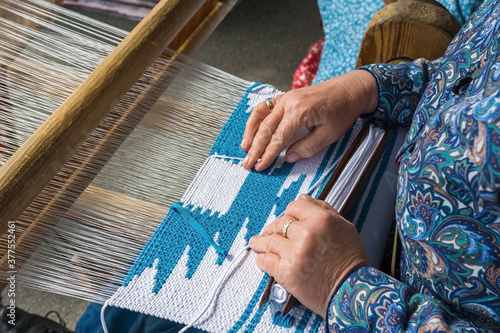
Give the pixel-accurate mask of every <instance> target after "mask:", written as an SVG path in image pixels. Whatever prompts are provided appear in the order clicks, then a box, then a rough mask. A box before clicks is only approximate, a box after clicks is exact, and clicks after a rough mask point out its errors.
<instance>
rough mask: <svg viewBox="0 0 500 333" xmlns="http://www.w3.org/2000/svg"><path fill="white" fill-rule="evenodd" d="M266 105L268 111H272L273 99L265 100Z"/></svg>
mask: <svg viewBox="0 0 500 333" xmlns="http://www.w3.org/2000/svg"><path fill="white" fill-rule="evenodd" d="M266 105H267V107H268V108H269V112H273V109H274V104H273V101H271V100H270V99H268V100H266Z"/></svg>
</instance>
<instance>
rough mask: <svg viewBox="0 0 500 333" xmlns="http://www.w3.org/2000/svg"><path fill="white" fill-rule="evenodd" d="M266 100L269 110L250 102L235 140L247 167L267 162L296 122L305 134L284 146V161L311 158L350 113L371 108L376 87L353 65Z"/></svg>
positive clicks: (344, 125) (350, 119)
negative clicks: (249, 111)
mask: <svg viewBox="0 0 500 333" xmlns="http://www.w3.org/2000/svg"><path fill="white" fill-rule="evenodd" d="M272 103H273V105H274V108H273V110H272V112H270V110H269V107H268V106H267V104H266V103H265V102H262V103H259V104H258V105H256V106H255V107H254V109H253V110H252V114H251V115H250V118H249V119H248V121H247V124H246V128H245V132H244V134H243V140H242V142H241V148H242V149H243V150H245V151H248V154H247V156H246V158H245V159H244V161H243V167H245V168H247V169H251V168H252V167H254V166H255V170H257V171H262V170H264V169H265V168H267V167H269V166H270V165H271V163H272V162H273V161H274V159H275V158H276V156H278V154H279V153H280V152H281V151H282V150H283V149H284V148H285V146H286V145H287V144H289V143H290V142H291V141H292V139H293V138H294V137H295V135H296V134H297V132H298V130H299V129H300V128H301V127H302V126H305V127H306V128H307V129H308V130H309V132H310V134H309V135H308V136H307V137H305V138H303V139H302V140H299V141H297V142H296V143H294V144H293V145H292V146H290V147H289V148H288V150H287V153H286V160H287V161H288V162H296V161H298V160H299V159H301V158H307V157H311V156H313V155H314V154H316V153H317V152H318V151H320V150H321V149H322V148H324V147H326V146H328V145H330V144H331V143H333V142H335V141H337V140H338V139H339V138H340V137H341V136H342V135H343V134H344V133H345V132H346V131H347V130H348V129H349V127H350V126H351V125H352V124H353V123H354V122H355V121H356V118H358V117H359V116H360V115H361V114H364V113H369V112H372V111H374V110H375V107H376V106H377V86H376V83H375V79H374V78H373V76H372V75H371V74H370V73H368V72H367V71H364V70H356V71H352V72H350V73H347V74H345V75H342V76H339V77H336V78H333V79H331V80H328V81H325V82H321V83H318V84H316V85H313V86H310V87H306V88H301V89H297V90H291V91H289V92H287V93H286V94H283V95H280V96H277V97H275V98H273V99H272ZM259 159H260V160H259ZM258 160H259V163H257V161H258ZM256 163H257V164H256Z"/></svg>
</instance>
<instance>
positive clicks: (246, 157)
mask: <svg viewBox="0 0 500 333" xmlns="http://www.w3.org/2000/svg"><path fill="white" fill-rule="evenodd" d="M247 163H248V156H245V158H244V159H243V162H241V164H243V165H245V164H247Z"/></svg>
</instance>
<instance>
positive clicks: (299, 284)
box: [250, 194, 369, 316]
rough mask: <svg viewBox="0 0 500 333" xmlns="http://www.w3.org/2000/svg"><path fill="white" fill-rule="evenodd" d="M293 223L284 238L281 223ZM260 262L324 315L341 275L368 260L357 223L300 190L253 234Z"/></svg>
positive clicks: (295, 293) (308, 304)
mask: <svg viewBox="0 0 500 333" xmlns="http://www.w3.org/2000/svg"><path fill="white" fill-rule="evenodd" d="M290 220H293V221H294V222H293V223H291V224H289V226H288V229H287V231H286V236H287V237H286V238H285V237H283V235H282V228H283V226H284V225H285V224H286V223H287V222H289V221H290ZM250 248H252V249H253V250H254V251H256V252H258V254H257V256H256V259H255V260H256V263H257V266H259V268H260V269H262V270H263V271H265V272H266V273H268V274H269V275H271V276H272V277H274V279H275V280H276V282H277V283H279V284H280V285H282V286H283V287H284V288H286V289H287V290H288V291H289V292H290V293H291V294H292V295H294V296H295V297H296V298H297V300H299V301H300V302H301V303H302V304H303V305H304V306H306V307H307V308H309V309H311V310H312V311H314V312H316V313H318V314H320V315H322V316H324V315H325V314H326V309H327V306H328V302H329V301H330V298H331V297H332V295H333V293H334V292H335V290H336V289H337V287H338V285H339V284H340V283H341V282H342V280H343V279H344V278H345V277H346V276H347V275H348V274H349V273H350V272H351V271H353V270H354V269H356V268H358V267H361V266H366V265H369V260H368V256H367V255H366V251H365V249H364V247H363V244H362V242H361V239H360V237H359V235H358V232H357V230H356V227H355V226H354V225H353V224H352V223H351V222H349V221H347V220H345V219H344V218H343V217H342V216H341V215H340V214H339V213H338V212H337V211H336V210H334V209H333V208H332V207H331V206H330V205H329V204H328V203H326V202H324V201H320V200H316V199H313V198H311V197H309V196H307V195H305V194H302V195H301V196H300V197H299V199H298V200H296V201H294V202H292V203H290V204H289V205H288V207H287V209H286V211H285V214H284V215H283V216H282V217H280V218H278V219H277V220H275V221H274V222H272V223H271V224H269V225H268V226H266V227H265V228H264V235H263V236H254V237H252V238H251V239H250Z"/></svg>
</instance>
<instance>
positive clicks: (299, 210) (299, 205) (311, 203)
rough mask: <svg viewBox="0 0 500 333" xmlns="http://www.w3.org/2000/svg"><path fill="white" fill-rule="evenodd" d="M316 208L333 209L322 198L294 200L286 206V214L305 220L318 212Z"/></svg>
mask: <svg viewBox="0 0 500 333" xmlns="http://www.w3.org/2000/svg"><path fill="white" fill-rule="evenodd" d="M318 209H325V210H329V211H334V212H336V211H335V209H333V208H332V207H331V206H330V205H329V204H328V203H326V202H325V201H322V200H316V199H312V198H311V200H309V199H307V200H304V199H302V200H295V201H292V202H291V203H290V204H289V205H288V207H287V208H286V211H285V212H286V214H287V215H291V216H295V217H297V219H298V220H302V221H305V220H307V219H308V218H310V217H311V216H313V215H314V214H316V213H317V212H318Z"/></svg>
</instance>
